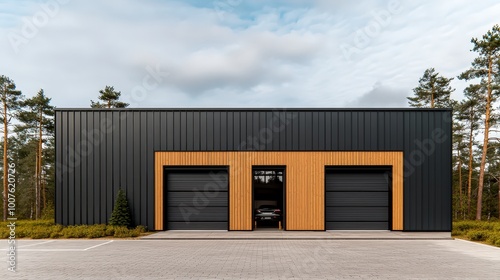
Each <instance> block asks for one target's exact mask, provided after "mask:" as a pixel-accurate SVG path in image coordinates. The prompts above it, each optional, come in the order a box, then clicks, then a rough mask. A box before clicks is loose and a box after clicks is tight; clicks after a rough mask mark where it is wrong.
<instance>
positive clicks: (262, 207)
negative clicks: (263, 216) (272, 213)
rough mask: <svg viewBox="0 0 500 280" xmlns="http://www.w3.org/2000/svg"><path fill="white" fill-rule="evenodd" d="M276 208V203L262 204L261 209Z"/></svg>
mask: <svg viewBox="0 0 500 280" xmlns="http://www.w3.org/2000/svg"><path fill="white" fill-rule="evenodd" d="M266 208H267V209H276V208H277V207H276V205H261V206H260V207H259V209H266Z"/></svg>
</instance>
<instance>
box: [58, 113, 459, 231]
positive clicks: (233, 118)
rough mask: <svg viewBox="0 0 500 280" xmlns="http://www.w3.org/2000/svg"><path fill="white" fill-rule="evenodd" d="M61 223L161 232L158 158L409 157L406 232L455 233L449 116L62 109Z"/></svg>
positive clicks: (59, 178)
mask: <svg viewBox="0 0 500 280" xmlns="http://www.w3.org/2000/svg"><path fill="white" fill-rule="evenodd" d="M55 121H56V166H57V171H56V178H57V180H56V222H57V223H60V224H63V225H73V224H94V223H106V222H107V221H108V219H109V217H110V215H111V211H112V207H113V203H114V199H115V195H116V193H117V191H118V189H119V188H123V189H125V190H126V192H127V197H128V200H129V203H130V207H131V212H132V216H133V220H134V222H135V223H136V224H142V225H146V226H148V227H149V228H154V152H155V151H248V150H263V151H403V153H404V230H407V231H450V230H451V195H452V187H451V184H452V182H451V158H452V157H451V141H452V139H451V111H449V110H445V109H57V110H56V115H55Z"/></svg>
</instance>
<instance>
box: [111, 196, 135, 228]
mask: <svg viewBox="0 0 500 280" xmlns="http://www.w3.org/2000/svg"><path fill="white" fill-rule="evenodd" d="M109 224H110V225H112V226H126V227H130V225H131V218H130V210H129V208H128V202H127V196H126V194H125V191H124V190H122V189H120V190H119V191H118V195H117V197H116V201H115V206H114V207H113V212H112V213H111V218H110V219H109Z"/></svg>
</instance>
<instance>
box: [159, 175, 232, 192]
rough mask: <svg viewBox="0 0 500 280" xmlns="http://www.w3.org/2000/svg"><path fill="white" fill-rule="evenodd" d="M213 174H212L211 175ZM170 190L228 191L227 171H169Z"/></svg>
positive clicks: (168, 186) (168, 188) (168, 187)
mask: <svg viewBox="0 0 500 280" xmlns="http://www.w3.org/2000/svg"><path fill="white" fill-rule="evenodd" d="M210 174H212V175H210ZM167 180H168V185H167V190H168V191H193V192H196V191H227V190H228V180H227V173H226V174H223V173H220V171H219V172H218V173H213V172H212V173H209V172H203V173H201V174H200V173H196V172H182V173H169V174H168V176H167Z"/></svg>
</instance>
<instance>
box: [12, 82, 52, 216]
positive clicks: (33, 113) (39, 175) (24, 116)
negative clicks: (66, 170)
mask: <svg viewBox="0 0 500 280" xmlns="http://www.w3.org/2000/svg"><path fill="white" fill-rule="evenodd" d="M50 101H51V98H48V97H46V96H45V94H44V92H43V89H40V90H39V91H38V93H37V95H35V96H34V97H32V98H29V99H26V100H24V101H23V102H22V106H24V107H26V109H27V110H26V111H21V112H20V113H19V121H21V123H22V124H19V125H17V126H16V132H25V133H32V134H36V135H37V137H36V139H37V142H38V145H37V148H36V166H35V202H36V208H35V212H36V214H35V217H36V218H37V219H38V218H40V217H41V214H42V208H44V207H45V206H46V193H45V187H44V186H45V184H44V178H43V167H44V165H43V154H44V153H43V150H44V149H43V148H44V147H43V144H44V142H46V141H47V139H45V140H44V138H43V136H44V135H45V136H47V137H46V138H52V137H53V134H54V120H53V116H54V106H52V105H50ZM42 205H43V207H42Z"/></svg>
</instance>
